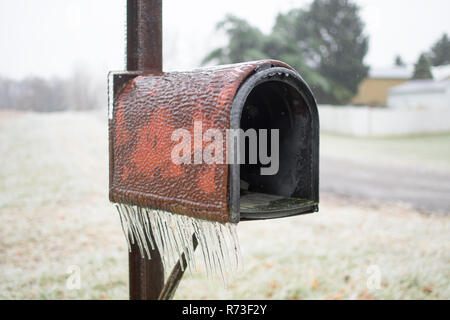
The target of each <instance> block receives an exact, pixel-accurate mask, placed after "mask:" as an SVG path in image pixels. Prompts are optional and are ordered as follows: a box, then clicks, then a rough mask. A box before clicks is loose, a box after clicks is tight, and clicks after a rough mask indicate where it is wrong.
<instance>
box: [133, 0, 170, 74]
mask: <svg viewBox="0 0 450 320" xmlns="http://www.w3.org/2000/svg"><path fill="white" fill-rule="evenodd" d="M127 70H128V71H143V72H162V0H127Z"/></svg>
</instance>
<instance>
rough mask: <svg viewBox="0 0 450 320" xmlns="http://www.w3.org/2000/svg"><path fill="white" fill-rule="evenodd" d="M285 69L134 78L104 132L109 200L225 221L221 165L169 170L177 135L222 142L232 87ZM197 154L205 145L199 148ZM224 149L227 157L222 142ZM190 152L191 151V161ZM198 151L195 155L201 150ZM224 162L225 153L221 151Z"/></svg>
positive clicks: (254, 65)
mask: <svg viewBox="0 0 450 320" xmlns="http://www.w3.org/2000/svg"><path fill="white" fill-rule="evenodd" d="M277 67H283V68H284V69H285V70H291V68H290V67H289V66H288V65H286V64H284V63H282V62H279V61H273V60H263V61H258V62H251V63H241V64H235V65H228V66H223V67H214V68H206V69H199V70H196V71H192V72H183V73H179V72H175V73H163V74H144V75H141V76H138V77H136V78H134V79H133V80H132V81H130V82H129V83H128V85H127V86H126V87H125V88H124V89H123V91H122V92H121V94H120V96H119V97H118V98H117V100H116V101H115V105H114V112H113V120H112V122H111V126H110V130H111V131H110V139H111V140H112V141H111V146H112V147H111V152H112V154H111V155H110V156H111V158H112V159H114V160H113V162H112V166H111V168H110V170H111V171H112V183H111V184H110V200H111V201H112V202H119V203H126V204H131V205H139V206H142V207H147V208H153V209H161V210H166V211H170V212H174V213H178V214H185V215H189V216H193V217H196V218H202V219H208V220H214V221H219V222H229V221H231V222H238V221H232V220H233V219H230V218H231V216H230V207H229V201H228V199H229V197H228V196H229V189H228V185H229V183H228V165H227V164H226V163H223V164H217V163H212V164H208V163H204V162H201V163H198V164H195V163H191V164H179V165H177V164H175V163H173V161H172V159H171V152H172V150H173V148H174V146H175V145H176V144H178V143H179V142H176V141H175V142H174V141H172V139H171V135H172V133H173V131H174V130H175V129H180V128H181V129H185V130H187V131H188V132H190V133H191V136H192V137H193V136H194V123H196V122H197V123H198V122H200V123H201V124H202V129H201V130H202V133H203V134H204V133H205V132H206V131H207V130H208V129H216V130H219V131H220V132H221V134H222V137H226V130H227V129H229V128H230V117H231V106H232V104H233V100H234V97H235V94H236V92H237V90H238V88H239V87H240V86H241V85H242V83H243V82H244V81H245V80H246V79H247V78H248V77H249V76H251V75H252V74H255V73H256V72H259V71H258V70H267V69H270V68H277ZM201 144H202V145H201V146H200V147H201V148H203V147H204V146H203V142H201ZM223 150H227V145H226V139H223ZM195 152H196V150H195V146H194V148H193V149H192V157H191V158H192V161H194V160H193V159H194V153H195ZM200 152H201V150H200ZM224 156H225V152H224Z"/></svg>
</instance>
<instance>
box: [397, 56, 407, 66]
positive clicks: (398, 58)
mask: <svg viewBox="0 0 450 320" xmlns="http://www.w3.org/2000/svg"><path fill="white" fill-rule="evenodd" d="M394 65H395V66H396V67H405V66H406V63H405V62H404V61H403V59H402V57H401V56H399V55H397V56H396V57H395V61H394Z"/></svg>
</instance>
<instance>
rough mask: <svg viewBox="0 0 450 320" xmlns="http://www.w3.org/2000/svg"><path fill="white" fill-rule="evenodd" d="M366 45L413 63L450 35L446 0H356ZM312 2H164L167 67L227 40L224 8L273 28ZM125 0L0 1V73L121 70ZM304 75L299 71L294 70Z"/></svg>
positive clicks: (373, 53) (372, 60)
mask: <svg viewBox="0 0 450 320" xmlns="http://www.w3.org/2000/svg"><path fill="white" fill-rule="evenodd" d="M356 2H357V3H358V4H359V5H360V6H361V8H362V11H361V14H362V18H363V20H364V21H365V23H366V33H367V34H368V35H369V36H370V49H369V54H368V55H367V57H366V62H367V63H368V64H370V65H371V66H389V65H391V64H392V61H393V58H394V56H395V55H396V54H400V55H401V56H402V57H403V58H404V59H405V60H406V61H407V62H410V63H413V62H415V60H416V59H417V57H418V55H419V54H420V52H422V51H425V50H428V49H429V48H430V46H431V45H432V44H433V43H434V42H435V41H436V40H437V39H438V38H439V37H440V36H441V35H442V33H443V32H447V33H449V34H450V18H449V16H448V13H449V12H450V1H448V0H427V1H425V0H356ZM308 3H310V1H309V0H259V1H258V0H247V1H244V0H227V1H217V0H190V1H182V0H164V42H165V43H164V59H165V61H164V67H165V70H175V69H181V70H186V69H190V68H194V67H198V66H199V62H200V60H201V59H202V58H203V57H204V56H205V54H206V53H207V52H208V51H210V50H211V49H213V48H215V47H216V46H218V45H221V44H223V43H224V38H223V36H221V35H219V34H217V33H215V31H214V28H215V24H216V23H217V21H219V20H220V19H222V18H223V17H224V15H225V14H226V13H233V14H236V15H238V16H240V17H242V18H245V19H247V20H248V21H249V22H250V23H251V24H253V25H255V26H257V27H259V28H260V29H261V30H262V31H263V32H265V33H268V32H270V30H271V28H272V26H273V23H274V20H275V17H276V15H277V13H278V12H286V11H288V10H289V9H291V8H295V7H300V6H304V5H306V4H308ZM124 25H125V1H124V0H0V58H1V59H0V75H6V76H9V77H13V78H16V79H19V78H21V77H24V76H26V75H29V74H33V75H42V76H44V77H51V76H65V75H67V74H69V73H70V72H72V71H73V70H74V68H76V67H80V66H81V67H86V68H89V69H90V70H93V71H95V73H96V74H97V75H98V76H99V77H103V76H106V72H107V71H108V70H121V69H123V61H124V57H123V53H124V37H125V35H124ZM299 71H300V73H301V70H299Z"/></svg>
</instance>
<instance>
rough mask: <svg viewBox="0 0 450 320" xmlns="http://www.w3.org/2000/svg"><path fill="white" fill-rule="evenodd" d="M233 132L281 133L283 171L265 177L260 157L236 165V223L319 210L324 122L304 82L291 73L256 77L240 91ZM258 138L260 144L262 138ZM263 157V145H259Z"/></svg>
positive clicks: (232, 185) (233, 170) (232, 179)
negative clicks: (320, 143)
mask: <svg viewBox="0 0 450 320" xmlns="http://www.w3.org/2000/svg"><path fill="white" fill-rule="evenodd" d="M231 127H232V128H234V129H236V128H238V129H242V130H244V131H245V130H247V129H250V128H253V129H255V130H256V132H257V133H259V129H268V134H267V141H268V147H267V149H268V150H269V151H268V152H269V156H271V157H272V162H273V161H276V157H274V155H270V150H271V139H270V130H271V129H278V130H279V157H278V163H279V166H278V171H277V173H276V174H274V175H261V167H269V166H270V165H262V164H261V163H260V161H259V160H260V158H259V156H258V162H257V163H256V164H249V161H248V160H249V158H248V152H249V149H250V144H249V140H248V139H246V140H245V154H246V161H245V164H232V165H230V166H231V170H230V200H231V218H232V220H260V219H273V218H281V217H286V216H292V215H297V214H304V213H311V212H316V211H318V202H319V196H318V194H319V193H318V182H319V181H318V180H319V179H318V163H319V161H318V160H319V159H318V146H319V122H318V114H317V107H316V103H315V100H314V98H313V95H312V93H311V90H310V89H309V87H308V86H307V85H306V83H305V82H304V81H303V79H302V78H301V77H300V76H299V75H298V74H297V73H295V72H293V71H291V70H289V69H286V68H270V69H267V70H263V71H260V72H257V73H255V74H254V75H253V76H252V77H250V78H249V79H247V81H246V82H245V83H244V84H243V85H242V86H241V88H240V89H239V91H238V93H237V95H236V97H235V101H234V102H233V107H232V116H231ZM257 136H258V143H259V140H260V135H259V134H257ZM256 147H257V150H258V154H259V151H260V150H259V146H256Z"/></svg>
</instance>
